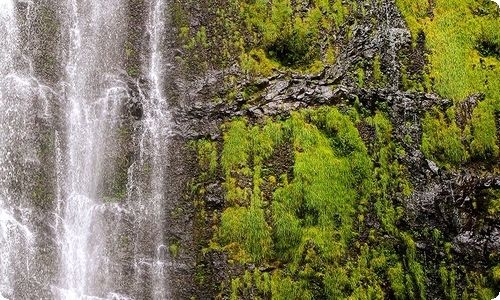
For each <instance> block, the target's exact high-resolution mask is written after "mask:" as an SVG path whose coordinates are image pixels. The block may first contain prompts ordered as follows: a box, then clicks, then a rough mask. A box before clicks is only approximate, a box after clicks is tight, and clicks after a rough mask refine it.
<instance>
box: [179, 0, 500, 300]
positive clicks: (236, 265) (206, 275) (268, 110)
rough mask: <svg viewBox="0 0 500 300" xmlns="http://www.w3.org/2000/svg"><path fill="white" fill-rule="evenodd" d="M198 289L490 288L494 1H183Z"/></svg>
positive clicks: (183, 85) (213, 293) (277, 294)
mask: <svg viewBox="0 0 500 300" xmlns="http://www.w3.org/2000/svg"><path fill="white" fill-rule="evenodd" d="M170 14H171V17H172V23H173V27H174V28H175V30H174V33H175V34H176V37H175V43H174V44H175V45H176V47H177V50H176V52H175V53H176V57H175V62H176V65H177V66H178V68H177V74H176V75H177V76H178V78H179V79H178V90H180V91H184V92H179V94H178V95H176V97H177V100H178V104H179V106H178V108H177V110H176V111H175V112H174V115H175V116H176V119H177V122H178V124H179V130H180V132H181V133H182V134H183V135H184V136H185V137H186V138H188V139H189V140H190V141H189V142H188V143H189V145H190V148H191V153H190V154H189V155H192V157H193V159H195V160H196V161H197V162H198V171H197V173H196V175H195V176H194V177H193V178H192V180H191V181H190V183H189V184H188V188H187V190H188V191H187V195H186V199H187V200H188V201H191V202H190V203H191V205H193V215H194V218H195V221H194V223H195V224H194V244H195V245H196V249H195V253H194V254H193V255H195V257H196V261H197V264H196V268H195V271H194V275H193V277H194V278H193V280H194V281H195V288H194V289H193V297H194V298H196V299H209V298H216V299H492V298H494V297H495V296H496V295H497V294H498V292H499V291H500V290H499V285H498V284H499V283H500V256H499V254H500V252H499V251H500V222H499V220H500V219H499V217H500V215H499V214H500V200H499V198H498V197H499V196H500V192H499V188H500V176H499V173H500V171H499V164H498V155H499V145H500V143H499V140H498V134H497V128H498V126H499V122H498V112H499V111H500V80H499V78H500V76H499V75H500V74H499V73H498V72H499V69H498V67H500V65H499V60H500V32H499V31H498V28H500V17H499V9H498V8H497V7H496V6H495V4H494V3H493V2H491V1H488V0H434V1H427V0H419V1H405V0H397V1H396V2H393V1H390V0H373V1H334V0H333V1H322V0H312V1H305V2H304V1H302V2H297V1H290V0H273V1H261V0H254V1H249V0H248V1H244V0H241V1H240V0H226V1H210V0H202V1H179V0H177V1H174V2H173V4H172V5H171V11H170Z"/></svg>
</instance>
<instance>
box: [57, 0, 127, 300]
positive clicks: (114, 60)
mask: <svg viewBox="0 0 500 300" xmlns="http://www.w3.org/2000/svg"><path fill="white" fill-rule="evenodd" d="M66 9H67V17H66V19H65V20H64V21H65V22H66V23H65V26H66V28H67V29H68V30H69V32H70V35H69V40H70V46H69V50H68V58H67V62H66V76H65V86H64V90H65V95H66V98H67V107H66V118H67V120H66V139H65V153H64V154H63V155H62V162H61V163H63V164H64V167H63V169H64V171H63V172H62V174H61V175H62V178H59V181H60V184H61V187H62V188H61V192H60V195H59V198H60V199H58V202H60V203H62V205H60V207H59V209H60V211H59V212H58V215H59V217H60V220H61V221H60V224H59V226H60V228H59V242H60V247H61V276H60V277H61V281H60V286H59V287H58V288H57V292H58V293H60V297H61V298H64V299H87V298H89V299H90V297H107V296H108V295H110V294H112V293H113V292H114V289H115V288H116V283H115V282H113V280H114V279H115V278H114V277H113V276H111V274H110V272H113V271H112V269H113V259H112V257H110V256H109V254H110V253H108V252H109V251H107V249H106V238H107V237H106V234H109V233H110V232H109V231H107V228H103V227H102V226H101V225H102V224H105V223H106V222H105V221H106V220H104V218H105V212H106V210H108V209H109V208H108V207H109V206H113V205H112V204H111V205H107V204H106V203H105V201H104V200H105V199H104V197H103V194H102V191H101V190H102V189H103V187H102V181H103V177H104V173H105V172H111V170H109V169H107V167H108V165H109V164H108V163H107V160H106V157H107V156H108V155H112V154H113V144H114V143H116V139H115V138H114V136H115V135H116V134H115V133H116V131H117V130H118V125H119V121H120V108H121V106H122V99H124V98H126V97H127V90H126V86H125V84H124V83H123V82H122V81H121V80H119V75H120V70H121V69H122V68H123V67H122V59H121V55H122V49H123V44H124V32H125V25H124V23H123V19H125V18H126V16H125V14H124V13H125V11H124V3H123V1H121V0H113V1H105V2H102V1H80V0H68V1H67V6H66ZM108 221H109V220H108ZM108 223H109V222H108ZM108 226H109V227H111V226H114V225H113V224H109V225H108ZM115 227H116V226H115Z"/></svg>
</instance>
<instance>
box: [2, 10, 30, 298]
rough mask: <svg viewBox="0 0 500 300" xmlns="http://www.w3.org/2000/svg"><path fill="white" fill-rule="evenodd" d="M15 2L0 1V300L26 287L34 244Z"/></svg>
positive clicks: (26, 104) (26, 101) (26, 103)
mask: <svg viewBox="0 0 500 300" xmlns="http://www.w3.org/2000/svg"><path fill="white" fill-rule="evenodd" d="M14 4H15V3H14V1H12V0H0V32H2V38H1V39H0V82H1V85H0V299H1V298H3V297H6V298H9V297H15V296H16V295H19V290H20V289H22V288H23V287H22V286H21V285H22V281H23V280H24V281H25V283H26V284H27V280H26V278H29V277H30V266H31V262H30V259H31V256H32V254H33V241H34V234H33V233H32V230H31V229H30V228H29V226H28V223H29V221H28V219H29V217H30V214H31V210H30V209H29V206H28V205H27V199H26V194H25V192H24V191H23V182H22V179H21V178H20V177H21V176H20V175H21V174H22V168H23V166H24V165H25V164H29V162H30V160H31V161H33V160H36V158H35V157H36V155H33V153H31V152H30V151H29V150H27V149H26V147H28V149H29V124H28V123H29V121H30V119H29V118H28V117H27V115H29V114H28V112H29V111H30V108H31V101H30V100H31V99H30V97H29V96H30V87H29V83H27V79H26V78H25V76H24V75H23V65H22V63H21V61H22V57H21V52H20V41H19V30H18V20H17V17H16V11H15V5H14Z"/></svg>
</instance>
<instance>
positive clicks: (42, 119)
mask: <svg viewBox="0 0 500 300" xmlns="http://www.w3.org/2000/svg"><path fill="white" fill-rule="evenodd" d="M141 5H143V9H144V11H143V12H140V13H138V12H137V11H133V12H132V11H130V0H108V1H96V0H43V1H16V0H0V32H2V33H3V35H2V39H0V299H9V300H14V299H35V298H36V299H38V298H39V299H65V300H66V299H79V300H87V299H89V300H90V299H96V300H97V299H116V300H127V299H172V298H173V297H174V295H173V293H172V292H171V284H170V282H171V280H172V278H171V271H172V268H174V269H175V268H178V266H177V265H175V263H174V262H173V259H172V258H171V257H172V256H173V254H172V253H171V252H172V243H173V242H175V239H174V238H173V236H171V234H170V233H169V226H168V224H169V213H168V211H169V209H171V207H170V204H169V201H170V199H169V197H171V196H170V195H169V192H170V190H169V178H168V176H169V175H168V174H169V164H170V163H169V160H170V159H171V158H170V157H169V154H168V149H169V147H170V142H169V140H170V139H171V137H172V128H173V125H172V122H173V121H172V117H171V115H170V112H169V109H170V108H169V105H168V96H167V93H166V92H165V91H166V86H165V82H166V81H167V80H168V78H167V75H168V72H167V71H168V68H170V65H169V64H168V60H167V59H166V57H167V55H166V53H165V49H166V45H167V38H166V36H167V29H166V26H167V25H166V24H167V20H168V7H167V3H166V1H165V0H149V1H145V2H144V3H143V4H141ZM130 14H134V16H137V15H138V14H139V15H140V14H142V15H141V17H138V18H136V19H134V20H135V21H140V22H143V23H142V24H134V26H131V25H130V24H128V22H131V21H130V20H131V19H130ZM141 18H142V19H141ZM136 25H137V26H136ZM132 27H134V28H132ZM131 28H132V29H131ZM137 28H141V29H140V32H139V33H137V32H134V34H135V35H134V37H135V38H136V37H137V36H139V38H141V35H142V38H143V41H142V42H143V44H142V46H141V47H142V48H141V47H139V48H140V50H138V51H140V52H141V53H140V55H137V60H138V66H136V67H138V69H139V70H134V73H135V74H132V72H130V70H128V69H127V68H128V66H127V63H128V62H127V57H128V55H129V54H128V53H127V51H128V50H129V49H127V47H128V46H127V45H128V43H130V40H127V39H129V38H130V30H136V31H137V30H138V29H137ZM56 35H57V36H56ZM47 38H49V39H53V40H54V42H45V41H44V39H47ZM44 51H47V52H50V53H49V54H50V55H48V56H47V52H45V53H44ZM137 73H139V74H137ZM37 76H38V77H37ZM131 99H134V101H137V102H140V104H141V105H142V111H143V114H142V116H140V117H137V116H135V117H133V116H132V115H131V113H130V111H129V110H128V109H129V105H130V103H131ZM134 118H135V119H134Z"/></svg>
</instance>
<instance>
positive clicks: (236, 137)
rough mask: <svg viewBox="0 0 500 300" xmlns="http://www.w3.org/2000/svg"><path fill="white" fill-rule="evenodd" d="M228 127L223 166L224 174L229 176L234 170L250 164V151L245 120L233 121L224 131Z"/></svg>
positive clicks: (225, 137) (225, 134)
mask: <svg viewBox="0 0 500 300" xmlns="http://www.w3.org/2000/svg"><path fill="white" fill-rule="evenodd" d="M226 127H227V131H226V132H225V133H224V148H223V149H222V156H221V165H222V170H223V172H224V174H226V176H229V175H230V172H231V171H232V170H235V169H237V168H239V167H242V166H246V165H247V164H248V158H249V154H248V152H249V151H250V150H249V140H248V135H247V131H246V121H245V120H243V119H241V120H235V121H232V122H231V123H229V124H226V125H225V126H224V128H223V129H225V128H226Z"/></svg>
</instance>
